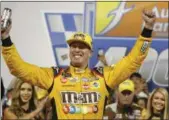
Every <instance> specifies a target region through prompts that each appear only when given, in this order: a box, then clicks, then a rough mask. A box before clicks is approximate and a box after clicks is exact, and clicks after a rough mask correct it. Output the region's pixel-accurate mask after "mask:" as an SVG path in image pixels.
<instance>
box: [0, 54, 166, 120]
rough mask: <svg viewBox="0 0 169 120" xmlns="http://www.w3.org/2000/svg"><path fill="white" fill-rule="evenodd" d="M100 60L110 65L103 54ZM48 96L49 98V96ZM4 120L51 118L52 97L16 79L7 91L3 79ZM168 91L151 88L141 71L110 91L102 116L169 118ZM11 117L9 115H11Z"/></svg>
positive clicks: (150, 119)
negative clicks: (11, 119) (150, 89)
mask: <svg viewBox="0 0 169 120" xmlns="http://www.w3.org/2000/svg"><path fill="white" fill-rule="evenodd" d="M98 59H99V60H100V61H101V62H102V63H103V64H104V65H108V64H107V62H106V59H105V56H104V54H100V55H98ZM46 96H48V97H46ZM1 101H2V113H1V116H2V119H7V118H15V117H16V116H17V117H18V118H16V119H29V118H33V120H50V119H52V113H53V110H54V109H52V106H53V105H52V100H51V99H50V94H48V91H46V90H44V89H41V88H39V87H37V86H33V85H31V84H30V83H28V82H23V81H22V80H20V79H18V78H15V79H13V80H12V81H11V84H10V86H9V87H8V89H7V90H5V88H4V86H3V80H2V78H1ZM168 112H169V110H168V91H167V89H165V88H155V89H154V90H153V91H152V92H150V91H149V90H148V85H147V83H146V80H145V79H144V78H143V77H142V75H141V74H140V73H138V72H135V73H133V74H132V75H131V76H130V78H128V79H127V80H125V81H124V82H122V83H120V84H119V85H118V86H116V87H115V88H114V89H111V90H109V98H108V100H107V103H106V104H105V110H104V116H103V119H115V120H117V119H118V120H119V119H145V120H157V119H158V120H166V119H168ZM9 116H10V117H9Z"/></svg>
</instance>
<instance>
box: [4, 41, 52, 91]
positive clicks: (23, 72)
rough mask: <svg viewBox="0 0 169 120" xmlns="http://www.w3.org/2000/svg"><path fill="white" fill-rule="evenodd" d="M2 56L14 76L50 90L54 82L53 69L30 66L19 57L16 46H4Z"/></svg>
mask: <svg viewBox="0 0 169 120" xmlns="http://www.w3.org/2000/svg"><path fill="white" fill-rule="evenodd" d="M2 55H3V57H4V59H5V62H6V64H7V66H8V68H9V70H10V72H11V74H12V75H14V76H16V77H18V78H20V79H21V80H24V81H26V82H30V83H31V84H33V85H36V86H39V87H41V88H43V89H46V90H48V89H49V88H50V86H51V85H52V82H53V76H54V75H53V69H52V68H41V67H38V66H36V65H32V64H29V63H27V62H25V61H23V60H22V58H21V57H20V56H19V54H18V52H17V50H16V48H15V46H14V44H12V45H10V46H2Z"/></svg>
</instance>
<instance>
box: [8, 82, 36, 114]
mask: <svg viewBox="0 0 169 120" xmlns="http://www.w3.org/2000/svg"><path fill="white" fill-rule="evenodd" d="M23 83H25V82H24V81H22V80H20V79H17V80H16V84H15V86H14V91H13V92H12V105H11V106H10V107H9V109H10V110H11V111H12V112H13V113H14V114H15V115H16V116H18V117H21V116H23V114H24V111H23V109H22V108H21V100H20V88H21V86H22V84H23ZM31 86H32V97H31V99H30V103H29V109H30V110H31V111H32V110H35V109H36V101H37V97H36V93H35V88H34V86H33V85H31Z"/></svg>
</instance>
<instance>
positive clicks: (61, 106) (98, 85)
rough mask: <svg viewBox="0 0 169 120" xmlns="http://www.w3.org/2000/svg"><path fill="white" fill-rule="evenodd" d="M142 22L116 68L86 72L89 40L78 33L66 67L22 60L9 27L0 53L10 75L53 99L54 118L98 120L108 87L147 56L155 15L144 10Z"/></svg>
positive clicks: (107, 67) (101, 113) (87, 69)
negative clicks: (40, 64) (132, 45)
mask: <svg viewBox="0 0 169 120" xmlns="http://www.w3.org/2000/svg"><path fill="white" fill-rule="evenodd" d="M143 19H144V22H145V27H144V30H143V31H142V34H141V35H140V36H139V38H138V40H137V42H136V44H135V46H134V47H133V49H132V50H131V52H130V53H129V54H128V55H127V56H126V57H124V58H123V59H122V60H120V61H119V62H118V63H117V64H116V65H115V66H106V67H98V68H94V69H89V68H88V61H89V58H90V57H91V56H92V50H93V49H92V47H93V46H92V38H91V37H90V36H89V35H87V34H84V33H79V32H78V33H75V34H74V35H73V36H72V37H71V38H70V39H69V40H68V41H67V43H68V44H69V46H70V53H69V54H70V55H69V56H70V61H71V62H70V66H69V67H67V68H65V69H62V68H59V67H51V68H43V67H38V66H36V65H32V64H29V63H27V62H25V61H23V60H22V58H21V57H20V56H19V54H18V52H17V50H16V48H15V45H14V44H13V43H12V41H11V39H10V36H9V31H10V29H11V24H10V25H9V27H8V28H7V29H6V30H1V33H2V34H1V35H2V54H3V57H4V59H5V61H6V64H7V66H8V67H9V69H10V72H11V73H12V74H13V75H15V76H17V77H18V78H20V79H22V80H24V81H29V82H30V83H32V84H33V85H36V86H39V87H41V88H43V89H46V90H48V91H49V93H50V96H51V97H52V100H53V108H54V114H53V119H76V118H78V119H101V118H102V117H103V112H104V107H105V103H106V98H107V97H108V95H109V92H108V88H114V86H116V85H118V84H119V83H121V82H122V81H124V80H126V79H127V78H129V76H130V75H131V74H132V73H133V72H135V71H136V70H137V69H138V68H139V67H140V66H141V64H142V62H143V60H144V59H145V57H146V55H147V53H148V49H149V47H150V43H151V41H152V38H151V33H152V29H153V25H154V23H155V15H154V13H152V12H151V11H148V10H144V11H143ZM112 54H113V53H112Z"/></svg>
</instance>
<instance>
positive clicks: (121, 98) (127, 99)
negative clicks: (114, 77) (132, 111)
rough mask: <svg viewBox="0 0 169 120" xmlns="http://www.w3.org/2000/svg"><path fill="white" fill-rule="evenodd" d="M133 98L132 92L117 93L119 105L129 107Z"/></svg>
mask: <svg viewBox="0 0 169 120" xmlns="http://www.w3.org/2000/svg"><path fill="white" fill-rule="evenodd" d="M133 98H134V92H131V91H129V90H123V91H122V92H120V91H118V102H119V103H120V105H130V104H131V103H132V101H133Z"/></svg>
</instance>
